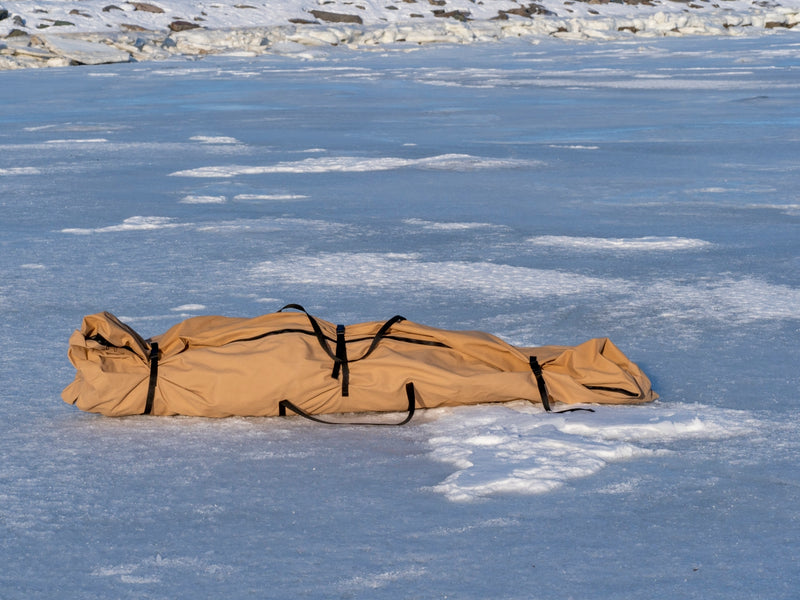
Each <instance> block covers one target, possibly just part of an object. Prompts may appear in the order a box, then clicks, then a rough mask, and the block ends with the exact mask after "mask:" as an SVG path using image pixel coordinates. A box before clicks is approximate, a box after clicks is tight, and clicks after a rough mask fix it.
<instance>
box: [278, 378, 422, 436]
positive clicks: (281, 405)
mask: <svg viewBox="0 0 800 600" xmlns="http://www.w3.org/2000/svg"><path fill="white" fill-rule="evenodd" d="M406 397H407V398H408V414H407V415H406V417H405V419H403V420H402V421H400V422H399V423H370V422H368V421H354V422H342V421H325V420H324V419H320V418H319V417H315V416H314V415H312V414H309V413H307V412H306V411H304V410H303V409H302V408H300V407H298V406H296V405H295V404H294V403H293V402H291V401H289V400H281V401H280V402H278V414H279V415H280V416H281V417H285V416H286V409H287V408H288V409H289V410H291V411H292V412H293V413H295V414H298V415H300V416H301V417H304V418H306V419H308V420H309V421H314V422H316V423H324V424H325V425H371V426H376V427H398V426H400V425H405V424H406V423H408V422H409V421H410V420H411V418H412V417H413V416H414V410H415V409H416V406H417V396H416V393H415V392H414V384H413V383H410V382H409V383H407V384H406Z"/></svg>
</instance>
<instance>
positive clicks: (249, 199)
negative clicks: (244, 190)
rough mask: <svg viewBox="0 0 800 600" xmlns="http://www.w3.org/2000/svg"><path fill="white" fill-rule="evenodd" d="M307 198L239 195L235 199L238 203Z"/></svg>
mask: <svg viewBox="0 0 800 600" xmlns="http://www.w3.org/2000/svg"><path fill="white" fill-rule="evenodd" d="M307 198H308V196H305V195H303V194H237V195H236V196H234V198H233V199H234V201H236V202H261V201H265V202H287V201H291V200H306V199H307Z"/></svg>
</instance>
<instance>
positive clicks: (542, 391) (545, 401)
mask: <svg viewBox="0 0 800 600" xmlns="http://www.w3.org/2000/svg"><path fill="white" fill-rule="evenodd" d="M530 364H531V371H533V376H534V377H535V378H536V385H537V386H538V387H539V396H541V398H542V406H544V409H545V410H546V411H547V412H551V410H552V409H551V408H550V398H549V396H548V394H547V384H545V382H544V375H542V365H540V364H539V361H538V360H537V359H536V357H535V356H531V357H530Z"/></svg>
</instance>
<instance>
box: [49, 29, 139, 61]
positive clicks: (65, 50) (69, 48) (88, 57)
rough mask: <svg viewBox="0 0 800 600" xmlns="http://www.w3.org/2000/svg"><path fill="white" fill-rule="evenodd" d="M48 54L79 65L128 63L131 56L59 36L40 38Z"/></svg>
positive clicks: (110, 47) (101, 45)
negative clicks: (50, 53)
mask: <svg viewBox="0 0 800 600" xmlns="http://www.w3.org/2000/svg"><path fill="white" fill-rule="evenodd" d="M41 38H42V41H43V42H44V45H45V46H46V47H47V49H48V50H49V51H50V52H53V53H54V54H56V55H58V56H63V57H64V58H68V59H69V60H70V61H71V62H73V63H78V64H81V65H103V64H108V63H122V62H130V60H131V55H130V54H128V53H127V52H125V51H123V50H120V49H119V48H114V47H113V46H109V45H108V44H102V43H97V42H89V41H86V40H79V39H74V38H65V37H60V36H47V37H45V36H41Z"/></svg>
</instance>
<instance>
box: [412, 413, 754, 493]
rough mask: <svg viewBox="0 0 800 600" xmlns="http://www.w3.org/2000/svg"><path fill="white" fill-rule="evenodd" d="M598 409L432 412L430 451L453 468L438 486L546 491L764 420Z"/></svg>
mask: <svg viewBox="0 0 800 600" xmlns="http://www.w3.org/2000/svg"><path fill="white" fill-rule="evenodd" d="M594 408H595V412H594V413H569V414H553V413H550V414H546V413H544V411H542V410H541V409H540V408H539V407H534V406H533V405H530V404H526V403H512V404H506V405H491V406H489V405H486V406H478V407H458V408H452V409H436V410H435V411H430V412H438V413H439V415H440V418H438V419H436V420H434V421H432V422H428V423H425V424H424V425H422V426H421V427H423V428H424V429H425V432H426V434H428V436H429V438H428V444H429V446H430V447H431V457H432V458H434V459H436V460H439V461H441V462H445V463H449V464H452V465H453V467H454V468H455V471H454V472H453V473H452V474H451V475H450V476H448V477H447V478H446V479H445V480H444V481H442V482H441V483H439V484H437V485H435V486H434V487H433V489H434V490H435V491H437V492H439V493H441V494H443V495H444V496H445V497H446V498H447V499H449V500H452V501H455V502H466V501H473V500H476V499H479V498H483V497H487V496H492V495H496V494H508V493H514V494H542V493H546V492H549V491H552V490H555V489H557V488H560V487H562V486H564V485H566V484H568V483H569V482H570V481H572V480H575V479H579V478H583V477H588V476H590V475H593V474H595V473H597V472H598V471H600V470H602V469H603V468H605V467H606V466H607V465H608V464H610V463H613V462H618V461H625V460H632V459H635V458H647V457H655V456H658V455H659V454H661V453H663V452H665V451H667V450H666V449H665V448H664V447H663V446H665V445H667V444H670V443H672V442H675V441H677V440H682V439H690V438H691V439H714V440H717V439H723V438H728V437H733V436H742V435H746V434H748V433H750V432H753V431H754V430H755V429H756V428H758V427H759V426H760V424H759V421H758V420H757V419H755V418H754V417H753V416H752V415H751V414H750V413H749V412H746V411H734V410H724V409H716V408H713V407H708V406H702V405H672V406H670V407H669V408H666V407H664V406H661V405H660V404H654V405H648V406H636V407H631V406H614V407H610V406H597V407H594ZM624 490H625V487H624V486H623V487H621V488H616V489H614V490H613V492H609V493H623V492H624Z"/></svg>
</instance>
